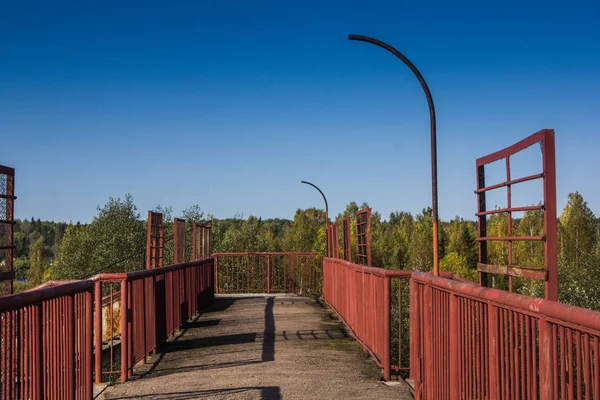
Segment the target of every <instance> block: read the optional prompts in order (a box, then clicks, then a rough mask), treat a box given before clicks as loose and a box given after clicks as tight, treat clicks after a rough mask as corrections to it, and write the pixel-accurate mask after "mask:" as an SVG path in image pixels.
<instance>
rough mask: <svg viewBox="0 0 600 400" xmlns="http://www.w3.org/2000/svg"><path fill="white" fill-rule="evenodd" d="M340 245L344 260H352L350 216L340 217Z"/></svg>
mask: <svg viewBox="0 0 600 400" xmlns="http://www.w3.org/2000/svg"><path fill="white" fill-rule="evenodd" d="M342 246H343V250H344V260H346V261H352V250H351V248H352V237H351V236H350V217H344V218H342Z"/></svg>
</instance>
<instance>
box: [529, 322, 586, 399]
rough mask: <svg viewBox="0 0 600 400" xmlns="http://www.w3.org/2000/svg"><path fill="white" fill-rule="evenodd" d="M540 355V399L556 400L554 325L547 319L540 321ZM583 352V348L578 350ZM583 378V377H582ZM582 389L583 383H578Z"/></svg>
mask: <svg viewBox="0 0 600 400" xmlns="http://www.w3.org/2000/svg"><path fill="white" fill-rule="evenodd" d="M539 332H540V333H539V335H540V337H539V346H540V350H539V354H540V399H544V400H553V399H555V398H556V394H555V393H554V390H553V386H554V379H556V377H555V376H554V367H553V360H554V347H553V345H552V324H550V323H549V322H548V321H546V319H545V318H540V320H539ZM577 351H581V348H577ZM580 376H581V375H580ZM578 384H579V385H580V387H581V382H578Z"/></svg>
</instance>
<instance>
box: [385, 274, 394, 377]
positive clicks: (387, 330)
mask: <svg viewBox="0 0 600 400" xmlns="http://www.w3.org/2000/svg"><path fill="white" fill-rule="evenodd" d="M383 284H384V286H383V305H384V310H383V329H384V331H383V379H385V380H386V381H389V380H390V378H391V370H392V365H391V364H392V360H391V347H392V346H391V336H392V335H391V328H392V326H391V316H390V312H391V309H392V307H391V301H392V299H391V289H392V288H391V279H390V277H389V276H386V277H384V281H383Z"/></svg>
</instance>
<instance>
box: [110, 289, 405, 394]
mask: <svg viewBox="0 0 600 400" xmlns="http://www.w3.org/2000/svg"><path fill="white" fill-rule="evenodd" d="M379 374H380V371H379V369H378V368H377V367H376V366H375V365H374V363H373V362H372V361H371V360H370V359H369V358H368V357H366V355H365V354H364V353H363V352H362V349H361V347H360V345H358V344H357V343H356V342H355V341H354V340H353V339H352V338H351V337H349V336H348V334H347V333H346V331H345V330H344V329H343V325H342V324H340V322H339V321H338V320H337V319H335V318H334V317H333V315H332V313H331V311H330V310H328V309H327V308H325V307H323V306H322V305H321V304H319V303H318V302H317V301H315V300H313V299H308V298H303V297H296V296H264V295H263V296H218V297H217V299H216V300H215V301H214V303H213V304H212V305H211V307H210V308H209V309H207V310H205V311H204V312H203V313H202V315H201V316H199V317H198V318H196V319H195V320H194V321H191V322H189V323H188V324H187V325H186V327H185V329H184V330H183V332H182V334H181V335H179V336H178V337H177V338H176V339H174V340H173V341H170V342H169V343H167V344H166V345H165V346H163V347H162V348H161V349H160V352H159V353H158V354H157V355H155V356H153V357H152V358H151V359H150V360H149V363H148V364H146V365H144V366H141V367H139V368H137V369H136V373H135V375H134V377H133V378H132V380H131V381H129V382H127V383H125V384H123V385H116V386H113V387H109V388H108V389H107V390H106V391H105V392H104V393H103V394H102V396H104V398H105V399H115V400H116V399H146V400H151V399H175V400H188V399H204V398H211V399H263V400H267V399H268V400H280V399H286V400H287V399H339V398H347V399H373V398H378V399H398V398H406V399H409V398H411V396H410V394H409V393H408V391H407V390H405V389H404V388H403V387H401V386H395V387H390V386H386V385H384V384H382V383H380V382H379V381H378V376H379Z"/></svg>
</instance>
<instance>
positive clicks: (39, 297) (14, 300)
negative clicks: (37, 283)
mask: <svg viewBox="0 0 600 400" xmlns="http://www.w3.org/2000/svg"><path fill="white" fill-rule="evenodd" d="M93 286H94V282H93V281H92V280H91V279H84V280H81V281H75V282H70V283H65V284H62V285H57V286H50V287H47V288H42V289H36V290H32V291H28V292H22V293H17V294H12V295H9V296H3V297H0V312H6V311H13V310H17V309H19V308H23V307H27V306H31V305H35V304H39V303H41V302H43V301H46V300H50V299H54V298H57V297H62V296H68V295H71V294H77V293H81V292H84V291H87V290H88V289H91V288H92V287H93Z"/></svg>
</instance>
